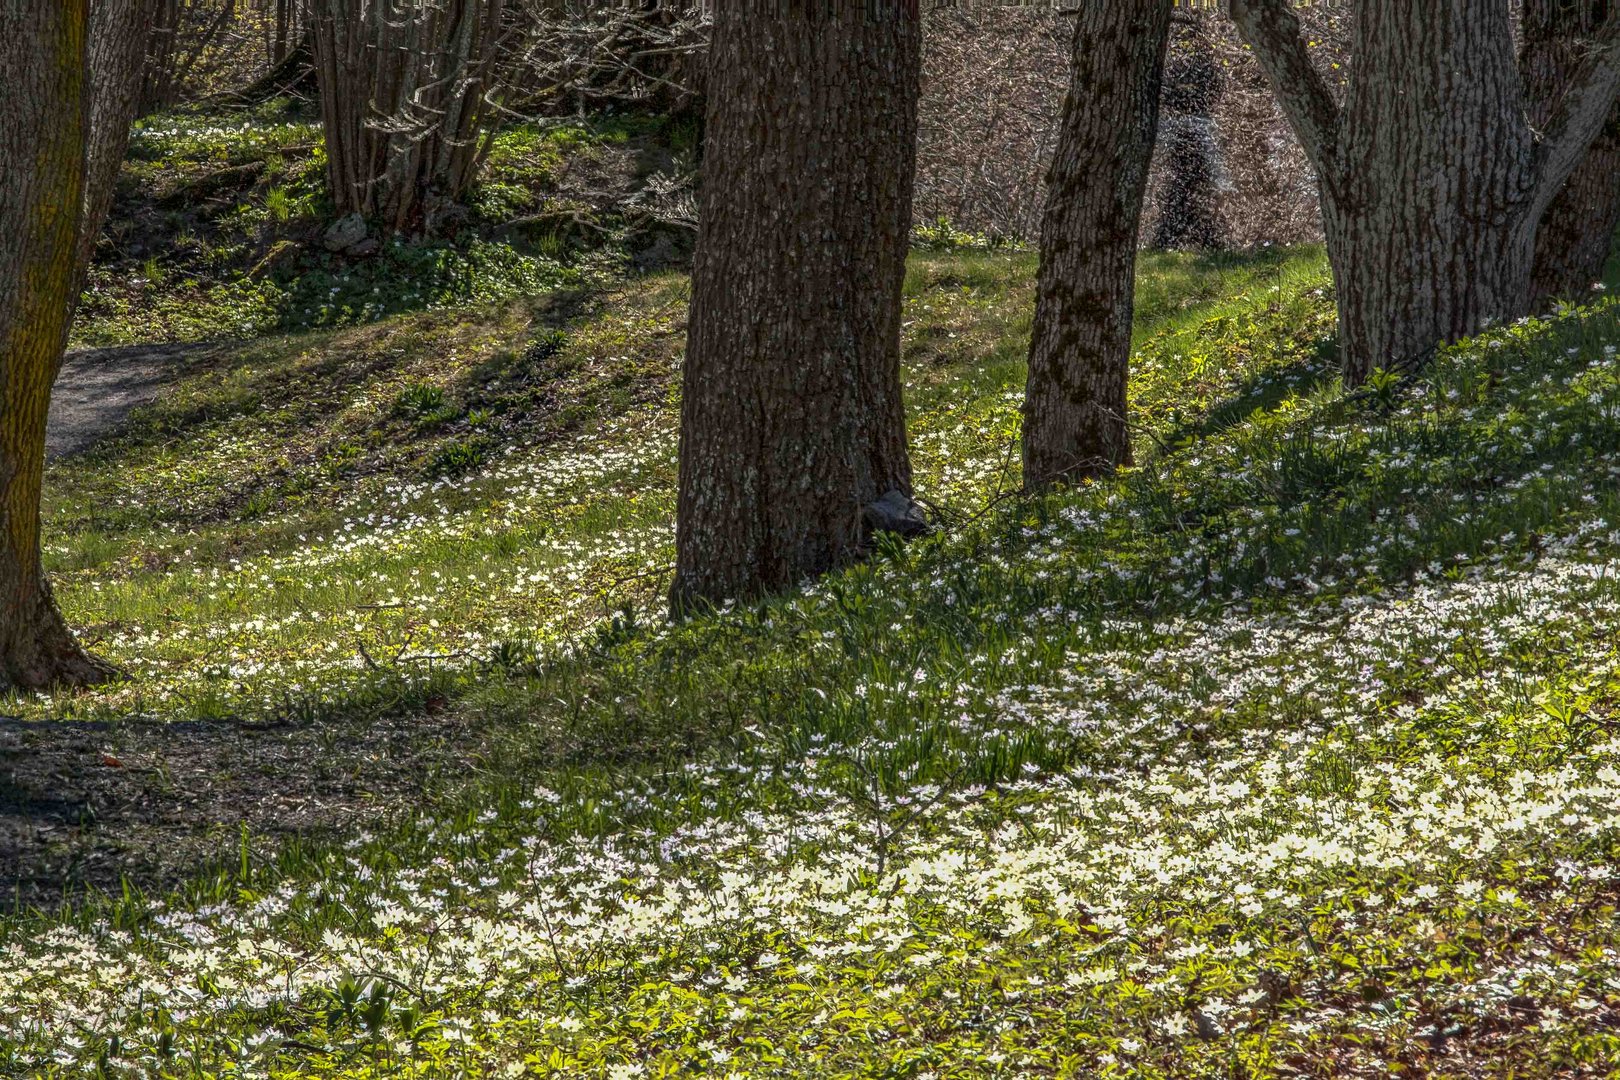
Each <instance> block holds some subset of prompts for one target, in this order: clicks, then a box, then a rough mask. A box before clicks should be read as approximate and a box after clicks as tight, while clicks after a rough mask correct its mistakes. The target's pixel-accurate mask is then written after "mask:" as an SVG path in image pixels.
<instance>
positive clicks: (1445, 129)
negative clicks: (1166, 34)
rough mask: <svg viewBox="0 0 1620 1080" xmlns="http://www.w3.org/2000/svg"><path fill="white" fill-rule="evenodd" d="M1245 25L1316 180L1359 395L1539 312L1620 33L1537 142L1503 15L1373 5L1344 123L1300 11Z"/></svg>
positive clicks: (1388, 2)
mask: <svg viewBox="0 0 1620 1080" xmlns="http://www.w3.org/2000/svg"><path fill="white" fill-rule="evenodd" d="M1231 12H1232V16H1233V18H1234V19H1235V20H1236V21H1237V24H1238V27H1239V29H1240V30H1241V31H1242V33H1243V35H1244V37H1245V38H1246V39H1247V40H1248V42H1249V43H1250V45H1251V46H1252V47H1253V48H1254V50H1255V53H1256V56H1257V58H1258V59H1259V61H1260V63H1261V65H1262V67H1264V68H1265V69H1266V72H1267V76H1268V78H1269V79H1270V81H1271V84H1272V87H1273V89H1274V90H1275V91H1276V93H1277V94H1278V97H1279V99H1280V100H1281V102H1282V104H1283V108H1284V111H1285V112H1286V113H1287V114H1288V116H1289V119H1290V122H1291V123H1292V124H1293V126H1294V128H1295V131H1296V132H1297V133H1298V135H1299V137H1300V141H1301V143H1302V144H1303V145H1304V147H1305V150H1306V153H1307V155H1308V156H1309V157H1310V159H1311V161H1312V164H1313V166H1314V167H1315V168H1316V171H1317V175H1318V179H1319V183H1320V187H1321V191H1322V208H1323V211H1322V216H1323V230H1324V232H1325V234H1326V236H1327V242H1328V255H1329V258H1330V260H1331V261H1332V263H1333V270H1334V280H1335V286H1336V294H1337V298H1338V307H1339V344H1340V351H1341V355H1342V358H1343V365H1344V377H1345V381H1346V382H1347V383H1350V384H1352V385H1354V384H1356V383H1359V382H1361V381H1362V380H1364V379H1365V378H1366V377H1367V375H1368V374H1369V373H1370V372H1371V371H1373V370H1374V369H1375V368H1380V367H1383V368H1392V369H1394V368H1405V367H1410V366H1413V365H1416V364H1418V363H1421V362H1422V360H1423V359H1424V358H1425V357H1426V356H1427V355H1429V353H1430V352H1432V350H1433V349H1434V348H1435V347H1436V346H1437V345H1439V344H1441V343H1443V342H1447V341H1453V340H1456V339H1458V338H1461V337H1466V336H1468V335H1470V334H1473V333H1476V332H1478V331H1479V330H1481V329H1483V328H1484V327H1486V326H1488V325H1490V324H1491V323H1493V322H1499V321H1502V320H1506V319H1512V318H1515V317H1517V316H1519V315H1522V314H1524V313H1525V312H1526V311H1528V310H1529V307H1530V303H1531V270H1532V266H1533V255H1534V250H1535V239H1536V231H1537V226H1538V224H1539V222H1540V220H1541V217H1542V214H1543V212H1544V211H1545V210H1546V208H1547V206H1548V205H1549V204H1550V203H1551V202H1552V200H1553V197H1554V196H1555V195H1556V194H1557V193H1558V191H1559V190H1560V189H1561V188H1562V187H1563V185H1564V182H1565V181H1566V180H1567V178H1568V177H1569V175H1570V173H1571V172H1572V171H1573V170H1574V169H1575V167H1576V166H1577V165H1578V164H1579V162H1580V160H1581V159H1582V158H1583V157H1584V156H1585V153H1586V150H1587V148H1588V147H1589V146H1590V145H1591V143H1592V141H1593V139H1595V138H1596V137H1597V135H1598V132H1599V130H1600V129H1601V127H1602V126H1603V123H1604V121H1605V119H1606V118H1607V116H1608V114H1609V112H1610V110H1611V108H1612V106H1613V104H1614V100H1615V94H1616V91H1617V90H1620V51H1617V50H1615V49H1613V48H1611V47H1608V46H1611V45H1613V44H1614V41H1615V40H1616V37H1617V36H1620V34H1617V33H1616V31H1617V27H1616V26H1615V25H1613V24H1611V25H1610V26H1608V27H1605V29H1604V31H1603V34H1602V35H1600V36H1599V38H1598V39H1597V40H1596V41H1595V42H1594V45H1595V46H1596V47H1594V48H1593V49H1592V50H1591V51H1590V52H1589V55H1588V58H1587V60H1586V61H1585V62H1584V63H1583V65H1582V66H1581V67H1580V68H1579V69H1578V70H1577V71H1576V72H1575V73H1574V74H1573V75H1572V76H1571V78H1570V80H1569V83H1568V87H1567V89H1566V91H1565V92H1564V94H1563V95H1562V98H1561V100H1560V102H1559V104H1558V105H1557V106H1556V107H1555V108H1554V109H1552V110H1551V112H1550V113H1549V115H1548V117H1547V121H1546V123H1545V125H1544V127H1543V128H1542V130H1541V131H1540V132H1539V135H1538V132H1537V131H1536V130H1534V129H1533V128H1532V127H1531V125H1530V122H1529V117H1528V116H1527V110H1526V102H1525V97H1524V89H1523V85H1522V83H1521V80H1520V78H1519V71H1518V64H1517V59H1516V57H1515V55H1514V49H1513V33H1512V26H1511V23H1510V18H1509V11H1508V6H1507V5H1505V4H1502V3H1500V2H1499V0H1429V2H1426V3H1422V4H1414V3H1412V2H1411V0H1362V2H1361V3H1359V4H1358V5H1357V6H1356V11H1355V16H1354V24H1353V27H1352V40H1351V68H1352V76H1351V79H1350V85H1349V90H1348V92H1347V95H1346V98H1345V100H1344V102H1343V105H1342V107H1341V106H1340V105H1339V104H1338V103H1336V102H1335V101H1334V99H1333V96H1332V94H1331V93H1330V92H1329V90H1328V87H1327V84H1326V81H1325V80H1324V79H1323V78H1322V75H1321V73H1320V72H1319V71H1317V70H1316V69H1315V67H1314V66H1312V64H1311V60H1310V57H1309V55H1308V53H1307V51H1306V46H1305V42H1304V41H1303V40H1302V39H1301V37H1300V34H1299V28H1298V22H1297V20H1296V19H1295V17H1294V15H1293V12H1292V10H1291V9H1290V7H1289V3H1288V0H1232V3H1231Z"/></svg>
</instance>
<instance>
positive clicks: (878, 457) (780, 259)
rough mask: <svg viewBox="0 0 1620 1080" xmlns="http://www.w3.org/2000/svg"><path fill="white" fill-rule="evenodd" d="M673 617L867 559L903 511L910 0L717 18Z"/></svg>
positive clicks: (911, 149)
mask: <svg viewBox="0 0 1620 1080" xmlns="http://www.w3.org/2000/svg"><path fill="white" fill-rule="evenodd" d="M713 42H714V44H713V51H712V59H711V64H710V68H709V75H708V78H709V84H708V108H707V119H706V124H705V148H704V182H703V195H702V204H701V217H700V221H701V224H700V231H699V238H698V247H697V254H696V259H695V264H694V267H693V277H692V311H691V317H690V324H689V330H688V339H687V355H686V363H685V370H684V373H683V379H682V395H683V396H682V402H681V468H680V498H679V506H678V513H677V540H676V549H677V560H676V577H675V583H674V587H673V589H672V594H671V599H672V606H673V607H674V608H675V610H677V611H681V610H684V609H686V608H687V607H688V606H690V605H692V604H693V603H697V602H719V601H722V600H724V599H727V598H733V597H735V598H743V597H750V596H753V595H757V594H759V593H762V592H765V591H771V590H778V589H783V588H787V587H790V586H792V585H795V584H797V583H798V582H799V581H801V580H803V579H804V578H806V577H807V576H810V575H815V574H819V573H821V572H823V571H826V570H829V569H832V568H833V567H836V566H838V565H840V564H844V563H848V562H850V561H851V560H853V559H856V558H858V557H859V556H860V554H861V553H862V551H863V549H864V547H865V545H866V543H867V541H868V539H869V537H868V535H867V534H868V526H867V525H866V524H865V521H866V517H867V513H866V508H867V507H868V506H870V505H871V504H873V503H874V502H876V501H878V500H880V499H881V498H882V497H883V496H885V495H887V494H889V493H890V492H900V493H902V495H903V496H904V497H907V498H909V495H910V492H911V467H910V461H909V458H908V455H907V450H906V434H905V417H904V409H903V405H902V401H901V386H900V365H899V355H900V302H901V284H902V281H903V279H904V276H905V257H906V250H907V245H908V238H909V234H910V225H911V196H912V173H913V166H914V158H915V143H916V124H917V118H916V101H917V82H918V61H919V44H920V37H919V25H918V17H917V12H916V8H915V6H914V5H910V4H907V3H905V2H904V0H900V2H896V0H874V2H873V3H872V4H871V5H869V6H863V5H858V4H832V5H824V4H822V3H820V2H818V0H808V2H806V0H782V2H772V0H753V2H750V0H733V2H730V3H722V4H720V5H719V6H718V9H717V10H716V12H715V23H714V38H713Z"/></svg>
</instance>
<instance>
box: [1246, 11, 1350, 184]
mask: <svg viewBox="0 0 1620 1080" xmlns="http://www.w3.org/2000/svg"><path fill="white" fill-rule="evenodd" d="M1230 9H1231V14H1232V21H1233V22H1235V23H1236V24H1237V28H1238V33H1240V34H1241V35H1243V40H1244V41H1245V42H1246V43H1247V44H1248V46H1249V48H1251V49H1253V50H1254V55H1255V59H1256V60H1258V61H1259V62H1260V67H1261V69H1262V70H1263V71H1265V73H1266V81H1267V82H1269V83H1270V84H1271V90H1272V93H1274V94H1276V95H1277V100H1278V101H1279V102H1280V103H1281V104H1282V108H1283V112H1284V113H1285V114H1286V115H1287V116H1288V122H1289V124H1290V125H1291V126H1292V127H1293V129H1294V134H1295V135H1297V136H1298V138H1299V141H1300V144H1301V145H1302V146H1303V147H1304V148H1305V156H1306V157H1307V158H1309V159H1310V162H1311V167H1312V168H1313V169H1315V170H1316V177H1317V180H1318V181H1319V182H1320V183H1321V185H1322V187H1323V188H1324V189H1326V190H1328V191H1336V190H1337V189H1338V186H1339V177H1338V141H1339V106H1338V104H1337V103H1335V102H1334V100H1333V91H1332V89H1331V88H1330V87H1329V86H1328V84H1327V80H1326V79H1324V78H1323V77H1322V73H1321V71H1319V70H1318V69H1317V67H1316V65H1315V64H1314V63H1312V62H1311V58H1310V54H1309V53H1308V52H1306V48H1305V38H1304V36H1303V35H1302V34H1301V33H1300V27H1299V17H1298V16H1296V15H1295V14H1294V9H1293V5H1292V4H1291V3H1290V0H1231V4H1230Z"/></svg>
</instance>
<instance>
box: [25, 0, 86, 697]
mask: <svg viewBox="0 0 1620 1080" xmlns="http://www.w3.org/2000/svg"><path fill="white" fill-rule="evenodd" d="M89 28H90V12H89V0H12V2H11V4H10V6H9V7H8V9H7V13H6V15H5V17H4V18H3V19H0V96H3V97H4V102H3V104H0V238H3V239H4V242H5V243H7V244H8V245H10V248H9V250H8V252H7V257H6V258H5V259H0V686H4V687H6V688H8V689H29V690H33V689H43V688H46V687H52V686H60V685H84V684H87V683H90V682H95V681H98V680H100V679H101V678H104V677H105V676H106V675H107V674H108V673H109V672H108V669H106V668H105V667H104V666H102V665H101V664H99V663H97V662H95V661H93V660H91V659H90V658H89V657H88V656H86V655H85V653H84V652H83V651H82V650H81V649H80V648H79V645H78V643H77V642H76V641H75V640H74V638H73V635H72V633H71V632H70V631H69V630H68V628H67V624H66V623H65V622H63V620H62V616H61V614H60V613H59V612H58V611H57V608H56V603H55V600H54V599H53V598H52V596H51V587H50V584H49V583H48V582H47V581H46V579H45V574H44V571H43V569H42V567H41V563H40V542H39V536H40V512H39V499H40V488H41V485H42V482H43V478H44V470H45V418H46V414H47V413H48V411H49V409H50V400H51V384H52V383H53V382H54V381H55V379H56V373H57V370H58V369H59V368H60V366H61V360H62V350H63V348H64V347H65V345H66V343H67V334H68V326H69V322H70V320H71V316H72V290H73V286H74V283H75V280H76V277H77V272H78V271H77V266H78V257H77V256H78V251H79V222H80V218H81V217H82V215H83V213H84V193H85V145H86V140H87V137H88V128H89V122H90V93H89V86H88V80H87V78H86V75H85V66H86V61H87V58H88V48H87V47H88V41H89Z"/></svg>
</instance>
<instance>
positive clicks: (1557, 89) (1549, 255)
mask: <svg viewBox="0 0 1620 1080" xmlns="http://www.w3.org/2000/svg"><path fill="white" fill-rule="evenodd" d="M1612 8H1613V5H1612V4H1611V3H1610V2H1609V0H1581V2H1579V3H1571V2H1570V0H1524V19H1523V23H1522V24H1521V31H1520V37H1521V40H1522V42H1523V45H1522V47H1521V49H1520V52H1519V61H1520V68H1521V70H1522V73H1523V77H1524V82H1525V91H1526V94H1527V95H1528V98H1529V107H1530V115H1531V120H1532V123H1534V124H1535V125H1536V126H1537V127H1539V126H1540V125H1541V124H1543V123H1545V122H1546V120H1547V117H1548V116H1549V115H1551V113H1552V111H1553V109H1554V108H1556V106H1557V104H1558V102H1559V100H1560V99H1561V98H1562V97H1563V95H1564V91H1565V88H1566V87H1567V86H1568V85H1569V82H1570V79H1571V78H1572V77H1573V75H1574V73H1575V71H1576V70H1577V69H1578V68H1579V67H1580V65H1581V63H1582V62H1583V61H1584V60H1585V59H1586V54H1587V52H1588V51H1589V50H1590V48H1591V45H1592V38H1593V36H1594V35H1595V34H1596V33H1597V32H1598V31H1599V30H1600V29H1602V27H1603V24H1604V23H1605V22H1606V21H1607V20H1608V19H1609V17H1610V15H1611V13H1612ZM1616 228H1620V105H1617V106H1615V107H1614V108H1612V109H1611V110H1610V112H1609V118H1608V121H1607V122H1606V123H1605V124H1604V125H1603V130H1602V131H1601V132H1600V133H1599V134H1598V137H1597V139H1596V140H1595V141H1594V142H1593V143H1592V146H1591V149H1589V150H1588V151H1587V153H1586V157H1585V158H1584V159H1582V161H1581V163H1580V165H1578V166H1576V169H1575V171H1574V172H1573V173H1572V174H1570V178H1569V180H1568V181H1567V182H1566V183H1565V184H1564V187H1563V189H1562V190H1561V191H1560V192H1559V193H1558V196H1557V198H1555V199H1554V200H1553V203H1552V205H1551V206H1550V207H1548V208H1547V212H1546V214H1544V215H1543V216H1542V219H1541V229H1540V231H1539V232H1538V233H1537V235H1536V257H1535V258H1536V261H1535V271H1534V273H1533V274H1532V275H1531V293H1532V303H1533V306H1534V307H1535V308H1536V309H1538V310H1539V309H1541V308H1544V307H1546V306H1547V304H1548V302H1549V301H1551V300H1554V299H1558V298H1561V297H1562V298H1573V297H1580V296H1583V295H1585V294H1586V293H1588V292H1589V291H1590V290H1591V288H1592V286H1593V285H1594V284H1595V283H1597V282H1599V281H1601V280H1602V278H1603V268H1604V265H1605V264H1606V263H1607V262H1608V259H1609V251H1610V249H1611V247H1612V246H1613V241H1614V233H1615V229H1616Z"/></svg>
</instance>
